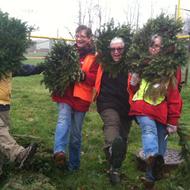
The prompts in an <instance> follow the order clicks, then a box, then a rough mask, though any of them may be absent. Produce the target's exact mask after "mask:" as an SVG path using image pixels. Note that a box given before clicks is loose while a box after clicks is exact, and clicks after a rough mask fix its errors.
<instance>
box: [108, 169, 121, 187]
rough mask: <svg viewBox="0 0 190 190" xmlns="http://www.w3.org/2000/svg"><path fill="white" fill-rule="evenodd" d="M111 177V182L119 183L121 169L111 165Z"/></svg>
mask: <svg viewBox="0 0 190 190" xmlns="http://www.w3.org/2000/svg"><path fill="white" fill-rule="evenodd" d="M109 177H110V182H111V183H112V184H113V185H116V184H119V183H120V181H121V179H120V171H119V169H115V168H112V167H111V168H110V171H109Z"/></svg>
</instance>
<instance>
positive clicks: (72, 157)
mask: <svg viewBox="0 0 190 190" xmlns="http://www.w3.org/2000/svg"><path fill="white" fill-rule="evenodd" d="M58 109H59V114H58V121H57V126H56V131H55V144H54V154H55V153H56V152H66V149H67V146H68V145H69V147H68V148H69V169H70V170H77V169H79V167H80V149H81V141H82V124H83V119H84V116H85V113H86V112H79V111H76V110H74V109H73V108H72V107H71V106H69V105H68V104H65V103H58Z"/></svg>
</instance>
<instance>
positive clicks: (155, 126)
mask: <svg viewBox="0 0 190 190" xmlns="http://www.w3.org/2000/svg"><path fill="white" fill-rule="evenodd" d="M136 118H137V120H138V123H139V125H140V127H141V131H142V144H143V151H144V154H145V158H147V157H148V156H154V155H155V154H160V155H162V156H164V154H165V151H166V146H167V140H165V136H166V134H167V130H166V126H164V125H162V124H161V123H159V122H157V121H155V120H152V119H150V118H149V117H148V116H136Z"/></svg>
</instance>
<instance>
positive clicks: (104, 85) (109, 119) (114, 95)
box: [95, 37, 131, 184]
mask: <svg viewBox="0 0 190 190" xmlns="http://www.w3.org/2000/svg"><path fill="white" fill-rule="evenodd" d="M125 47H126V44H125V43H124V40H123V39H122V38H120V37H115V38H113V39H112V40H111V42H110V47H109V49H110V55H111V57H112V60H113V62H112V63H110V64H113V66H114V65H115V66H117V65H118V64H120V63H121V59H122V56H124V50H125ZM102 56H103V55H102ZM127 78H128V77H127V75H126V74H124V73H123V72H122V71H120V72H118V73H117V75H116V76H115V77H113V76H112V75H110V73H109V72H106V71H105V70H104V69H103V68H102V66H101V65H100V66H99V68H98V73H97V78H96V84H95V89H96V104H97V111H98V113H99V114H100V117H101V119H102V121H103V133H104V139H105V143H104V152H105V156H106V159H107V161H108V164H109V177H110V181H111V183H112V184H117V183H119V182H120V168H121V165H122V162H123V160H124V159H125V156H126V151H127V142H128V134H129V130H130V127H131V118H130V117H129V116H128V112H129V103H128V102H129V93H128V91H127Z"/></svg>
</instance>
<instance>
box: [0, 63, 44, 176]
mask: <svg viewBox="0 0 190 190" xmlns="http://www.w3.org/2000/svg"><path fill="white" fill-rule="evenodd" d="M41 71H42V68H41V66H33V65H27V64H26V65H24V64H23V65H22V66H21V68H20V69H19V70H17V71H16V72H14V73H9V74H7V75H6V76H4V77H2V78H1V79H0V175H2V173H3V171H2V167H3V164H4V160H5V158H6V159H8V160H10V161H11V162H16V163H17V164H18V166H19V168H22V167H23V166H24V164H26V163H27V161H28V160H30V159H31V158H32V157H33V155H34V154H35V152H36V144H31V145H29V146H28V147H26V148H24V147H23V146H21V145H19V144H18V143H17V142H16V141H15V139H14V138H13V137H12V136H11V134H10V133H9V128H10V117H9V111H10V101H11V80H12V75H13V76H28V75H33V74H39V73H41Z"/></svg>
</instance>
